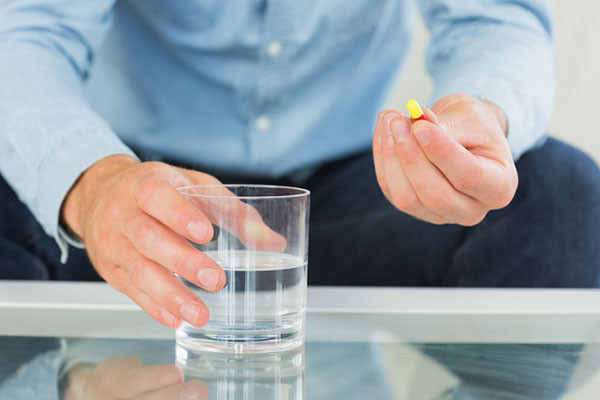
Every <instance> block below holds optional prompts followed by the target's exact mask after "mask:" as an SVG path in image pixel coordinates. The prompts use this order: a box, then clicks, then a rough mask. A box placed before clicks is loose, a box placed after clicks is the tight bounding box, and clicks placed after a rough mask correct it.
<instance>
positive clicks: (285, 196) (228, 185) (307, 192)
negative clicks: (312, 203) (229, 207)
mask: <svg viewBox="0 0 600 400" xmlns="http://www.w3.org/2000/svg"><path fill="white" fill-rule="evenodd" d="M220 187H226V188H234V187H238V188H239V187H246V188H261V189H288V190H292V191H296V192H297V193H292V194H279V195H278V194H274V195H273V194H270V195H251V196H250V195H248V196H239V195H236V194H234V195H233V196H226V195H222V194H199V193H186V192H185V190H189V189H194V188H220ZM176 190H177V191H178V192H179V193H181V194H182V195H184V196H190V197H204V198H210V199H231V198H234V199H247V200H261V199H292V198H300V197H308V196H309V195H310V190H308V189H304V188H299V187H295V186H284V185H266V184H252V183H224V184H221V185H217V184H210V185H188V186H180V187H178V188H176Z"/></svg>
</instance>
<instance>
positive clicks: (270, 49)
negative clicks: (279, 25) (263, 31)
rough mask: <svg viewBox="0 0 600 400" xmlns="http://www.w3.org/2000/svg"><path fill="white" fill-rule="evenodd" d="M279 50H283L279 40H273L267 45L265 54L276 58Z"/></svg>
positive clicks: (279, 52)
mask: <svg viewBox="0 0 600 400" xmlns="http://www.w3.org/2000/svg"><path fill="white" fill-rule="evenodd" d="M281 50H283V46H282V44H281V42H280V41H279V40H274V41H272V42H271V43H269V44H268V45H267V54H268V55H270V56H271V57H277V56H278V55H279V54H281Z"/></svg>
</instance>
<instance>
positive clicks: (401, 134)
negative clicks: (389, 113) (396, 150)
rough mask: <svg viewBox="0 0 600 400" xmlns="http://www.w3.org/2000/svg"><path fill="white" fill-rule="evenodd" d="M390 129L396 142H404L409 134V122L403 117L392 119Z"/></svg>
mask: <svg viewBox="0 0 600 400" xmlns="http://www.w3.org/2000/svg"><path fill="white" fill-rule="evenodd" d="M390 130H391V131H392V136H393V137H394V140H395V141H396V142H404V141H405V140H406V139H408V137H409V136H410V124H409V122H408V121H407V120H405V119H403V118H402V119H396V120H394V121H392V123H391V124H390Z"/></svg>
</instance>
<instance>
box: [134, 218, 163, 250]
mask: <svg viewBox="0 0 600 400" xmlns="http://www.w3.org/2000/svg"><path fill="white" fill-rule="evenodd" d="M159 236H160V233H159V231H158V229H157V227H156V225H155V224H154V223H153V222H150V221H147V222H143V223H141V224H139V225H138V226H137V227H136V228H135V231H134V232H133V238H132V239H133V241H134V243H135V245H136V247H137V248H139V249H140V250H142V251H144V250H146V249H149V248H151V247H152V246H154V245H155V244H157V243H158V242H159Z"/></svg>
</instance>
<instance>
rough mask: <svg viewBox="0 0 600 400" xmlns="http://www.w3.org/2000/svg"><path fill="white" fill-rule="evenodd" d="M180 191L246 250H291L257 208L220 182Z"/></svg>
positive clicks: (193, 173)
mask: <svg viewBox="0 0 600 400" xmlns="http://www.w3.org/2000/svg"><path fill="white" fill-rule="evenodd" d="M187 174H188V177H189V179H190V180H191V181H193V182H194V181H195V180H198V179H199V178H203V179H204V176H205V174H202V173H199V172H196V171H187ZM197 174H199V176H196V175H197ZM217 182H218V181H217ZM178 190H179V191H180V192H181V193H185V194H186V195H187V200H188V201H189V202H191V203H192V204H193V205H194V206H195V207H196V208H197V209H199V210H202V212H203V213H204V215H206V217H207V218H208V219H209V220H210V221H211V222H212V223H213V224H214V225H217V226H219V227H221V228H223V229H225V230H227V231H229V232H231V233H232V234H234V235H235V236H236V237H237V238H239V239H240V241H241V242H242V243H243V244H244V245H245V246H246V247H248V248H251V249H256V250H265V251H276V252H282V251H284V250H285V248H286V247H287V241H286V239H285V237H284V236H282V235H280V234H279V233H277V232H275V231H274V230H273V229H271V227H269V226H268V225H267V224H266V223H265V222H264V221H263V219H262V217H261V215H260V213H259V212H258V211H257V210H256V209H255V208H254V207H252V206H251V205H249V204H247V203H245V202H243V201H241V200H239V199H238V198H236V197H235V195H234V194H233V193H232V192H231V191H230V190H229V189H228V188H227V186H225V185H222V184H221V183H218V184H215V185H210V186H209V187H206V186H204V187H201V188H194V187H193V186H192V187H190V186H188V187H180V188H178Z"/></svg>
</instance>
